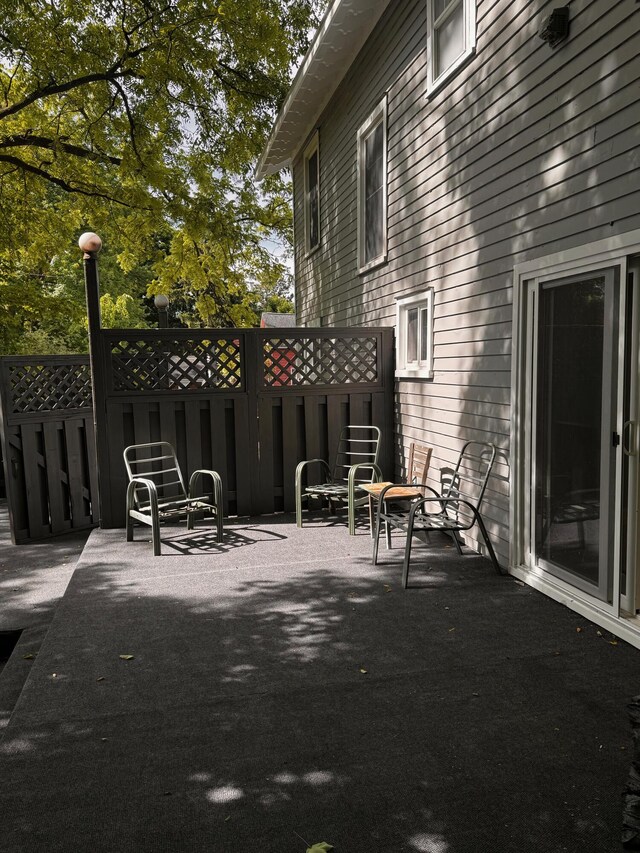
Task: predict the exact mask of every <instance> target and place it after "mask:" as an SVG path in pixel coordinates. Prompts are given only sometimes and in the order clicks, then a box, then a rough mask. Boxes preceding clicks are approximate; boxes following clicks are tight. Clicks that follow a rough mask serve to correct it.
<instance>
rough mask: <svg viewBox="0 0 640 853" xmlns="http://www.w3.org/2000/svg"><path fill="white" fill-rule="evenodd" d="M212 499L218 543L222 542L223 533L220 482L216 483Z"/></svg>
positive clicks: (222, 504)
mask: <svg viewBox="0 0 640 853" xmlns="http://www.w3.org/2000/svg"><path fill="white" fill-rule="evenodd" d="M214 497H215V504H216V538H217V540H218V542H222V539H223V536H224V531H223V527H222V525H223V520H224V519H223V516H224V498H223V496H222V480H221V481H220V482H219V483H216V489H215V492H214Z"/></svg>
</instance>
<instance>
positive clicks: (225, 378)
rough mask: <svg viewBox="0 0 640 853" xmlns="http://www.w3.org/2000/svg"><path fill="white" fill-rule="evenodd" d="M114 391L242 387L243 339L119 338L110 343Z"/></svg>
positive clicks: (238, 388)
mask: <svg viewBox="0 0 640 853" xmlns="http://www.w3.org/2000/svg"><path fill="white" fill-rule="evenodd" d="M110 358H111V371H112V381H113V390H114V391H167V390H170V391H188V390H205V389H207V388H215V389H230V390H232V389H237V390H240V389H241V387H242V380H243V375H242V351H241V344H240V341H239V340H237V339H236V340H234V339H231V340H188V339H181V340H175V339H174V340H172V339H154V340H136V339H130V340H119V341H112V342H111V344H110Z"/></svg>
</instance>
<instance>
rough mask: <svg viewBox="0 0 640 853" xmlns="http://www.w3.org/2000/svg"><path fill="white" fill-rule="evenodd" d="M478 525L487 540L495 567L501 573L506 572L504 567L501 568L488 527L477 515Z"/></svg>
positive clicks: (488, 549)
mask: <svg viewBox="0 0 640 853" xmlns="http://www.w3.org/2000/svg"><path fill="white" fill-rule="evenodd" d="M477 521H478V527H479V528H480V533H482V538H483V539H484V541H485V545H486V546H487V551H488V552H489V557H490V558H491V562H492V563H493V568H494V569H495V570H496V572H497V573H498V574H499V575H502V574H504V572H503V571H502V569H501V568H500V564H499V563H498V558H497V557H496V552H495V551H494V550H493V545H492V544H491V540H490V539H489V534H488V533H487V528H486V527H485V526H484V521H483V520H482V519H481V518H480V516H477Z"/></svg>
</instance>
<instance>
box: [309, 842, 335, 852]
mask: <svg viewBox="0 0 640 853" xmlns="http://www.w3.org/2000/svg"><path fill="white" fill-rule="evenodd" d="M328 850H333V844H327V842H326V841H320V842H319V843H318V844H313V845H312V846H311V847H307V853H327V851H328Z"/></svg>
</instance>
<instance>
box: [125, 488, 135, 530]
mask: <svg viewBox="0 0 640 853" xmlns="http://www.w3.org/2000/svg"><path fill="white" fill-rule="evenodd" d="M133 494H134V485H133V483H129V485H128V486H127V504H126V506H127V510H126V512H127V516H126V528H127V542H133V519H132V518H131V516H130V514H129V513H130V512H131V510H132V509H133Z"/></svg>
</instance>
